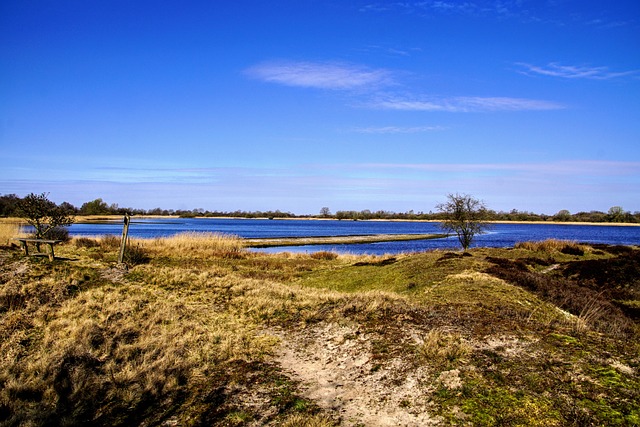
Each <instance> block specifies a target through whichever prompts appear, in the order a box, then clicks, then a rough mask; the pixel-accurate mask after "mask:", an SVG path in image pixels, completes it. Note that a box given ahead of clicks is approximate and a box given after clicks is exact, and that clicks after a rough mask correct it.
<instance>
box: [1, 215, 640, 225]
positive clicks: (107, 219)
mask: <svg viewBox="0 0 640 427" xmlns="http://www.w3.org/2000/svg"><path fill="white" fill-rule="evenodd" d="M122 217H123V215H76V216H75V223H77V224H95V223H101V222H104V223H114V222H121V221H122ZM131 218H132V219H133V220H136V219H238V220H254V219H259V220H265V219H266V220H272V221H278V220H285V221H302V220H309V221H346V222H349V221H363V222H381V221H385V222H440V221H439V220H434V219H395V218H394V219H383V218H380V219H379V218H375V219H358V220H353V219H337V218H320V217H296V218H268V217H259V218H244V217H230V216H196V217H192V218H183V217H180V216H178V215H134V216H132V217H131ZM486 222H487V223H488V224H549V225H592V226H616V227H640V223H633V222H580V221H567V222H565V221H505V220H501V221H486ZM8 223H10V224H25V225H26V221H25V220H24V219H22V218H15V217H9V218H0V224H8Z"/></svg>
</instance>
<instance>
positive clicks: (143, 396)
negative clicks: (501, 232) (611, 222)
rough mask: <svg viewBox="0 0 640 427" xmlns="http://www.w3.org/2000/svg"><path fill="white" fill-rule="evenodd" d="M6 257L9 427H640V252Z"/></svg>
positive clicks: (2, 334) (234, 244)
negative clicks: (122, 260)
mask: <svg viewBox="0 0 640 427" xmlns="http://www.w3.org/2000/svg"><path fill="white" fill-rule="evenodd" d="M132 243H133V244H132V245H131V246H130V247H131V248H133V249H131V251H132V252H136V251H137V252H136V253H137V254H136V255H135V256H134V257H132V258H129V262H128V268H123V267H121V266H118V265H117V264H116V260H117V256H118V248H119V242H118V239H117V238H114V237H106V238H100V239H88V238H83V239H76V240H75V241H72V242H70V243H66V244H64V245H61V246H60V249H59V250H57V255H59V256H60V259H56V260H55V261H54V262H53V263H50V262H48V261H47V260H45V259H41V258H37V257H30V258H25V257H23V256H22V254H21V253H20V251H18V250H17V249H16V248H13V249H12V248H10V247H6V248H4V249H2V250H1V251H0V358H1V359H0V425H3V426H4V425H6V426H19V425H30V426H49V425H85V424H86V425H136V424H144V425H218V426H240V425H247V426H249V425H251V426H254V425H255V426H258V425H272V426H276V425H277V426H280V425H282V426H294V425H296V426H298V425H300V426H337V425H359V424H360V425H385V424H384V423H387V424H388V423H395V424H402V425H427V424H428V425H486V426H489V425H513V426H516V425H522V426H524V425H545V426H547V425H557V426H563V425H620V426H626V425H638V424H640V404H639V403H638V402H640V392H639V390H640V372H639V369H640V357H639V356H638V355H639V354H640V345H639V344H638V343H639V340H638V338H639V337H640V327H639V319H638V315H637V314H638V311H637V310H638V307H640V280H639V277H640V274H638V272H639V269H640V250H638V249H637V248H631V247H609V246H595V247H594V246H587V245H577V244H575V243H572V242H557V241H554V242H542V243H530V244H520V245H518V246H517V247H516V248H513V249H474V250H471V251H469V252H468V253H465V254H462V253H457V252H442V251H432V252H425V253H418V254H403V255H395V256H347V255H336V254H332V253H327V252H321V253H316V254H310V255H302V254H289V253H282V254H275V255H270V254H259V253H253V252H248V251H245V250H244V249H243V243H242V240H241V239H238V238H235V237H232V236H222V235H210V234H207V235H203V234H197V235H181V236H178V237H175V238H170V239H157V240H148V241H144V240H140V241H134V242H132Z"/></svg>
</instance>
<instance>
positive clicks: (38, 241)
mask: <svg viewBox="0 0 640 427" xmlns="http://www.w3.org/2000/svg"><path fill="white" fill-rule="evenodd" d="M15 240H17V241H19V242H20V246H22V249H24V254H25V255H27V256H28V255H29V243H32V244H34V245H35V246H36V248H37V249H38V250H40V245H47V246H49V253H48V255H49V261H53V260H54V258H55V254H54V253H53V246H54V245H56V244H58V243H60V242H62V240H47V239H32V238H17V239H15Z"/></svg>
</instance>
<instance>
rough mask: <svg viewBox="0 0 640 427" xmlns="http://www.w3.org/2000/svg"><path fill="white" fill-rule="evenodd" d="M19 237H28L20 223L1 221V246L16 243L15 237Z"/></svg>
mask: <svg viewBox="0 0 640 427" xmlns="http://www.w3.org/2000/svg"><path fill="white" fill-rule="evenodd" d="M17 237H26V233H25V232H24V230H23V227H22V226H21V225H20V224H19V223H14V222H0V246H11V244H15V242H14V241H13V239H15V238H17Z"/></svg>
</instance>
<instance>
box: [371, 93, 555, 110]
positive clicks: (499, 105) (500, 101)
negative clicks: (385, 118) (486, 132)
mask: <svg viewBox="0 0 640 427" xmlns="http://www.w3.org/2000/svg"><path fill="white" fill-rule="evenodd" d="M370 106H371V107H373V108H380V109H384V110H403V111H433V112H438V111H442V112H450V113H471V112H492V111H532V110H559V109H563V108H565V106H564V105H562V104H559V103H556V102H552V101H544V100H537V99H526V98H510V97H478V96H459V97H439V98H437V97H431V98H425V99H407V98H389V99H384V100H378V101H374V102H373V103H371V104H370Z"/></svg>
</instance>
